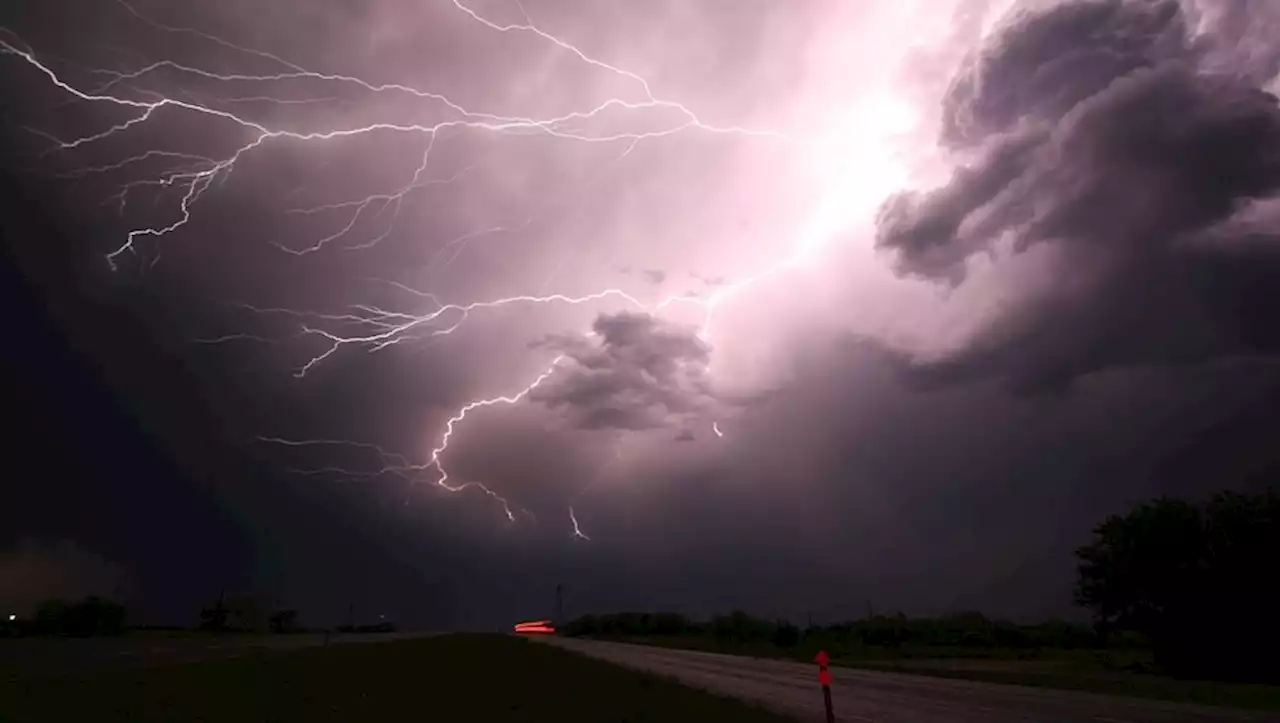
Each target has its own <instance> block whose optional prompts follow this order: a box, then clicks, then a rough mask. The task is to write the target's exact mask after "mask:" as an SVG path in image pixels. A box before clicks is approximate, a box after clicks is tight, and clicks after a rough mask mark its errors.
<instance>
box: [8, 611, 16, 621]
mask: <svg viewBox="0 0 1280 723" xmlns="http://www.w3.org/2000/svg"><path fill="white" fill-rule="evenodd" d="M17 619H18V616H17V615H14V614H13V613H9V622H13V621H14V620H17Z"/></svg>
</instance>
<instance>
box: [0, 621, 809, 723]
mask: <svg viewBox="0 0 1280 723" xmlns="http://www.w3.org/2000/svg"><path fill="white" fill-rule="evenodd" d="M55 720H56V721H66V720H77V721H94V722H95V723H96V722H98V721H112V720H129V721H195V720H199V721H236V722H237V723H243V721H247V720H254V721H282V722H283V721H306V722H307V723H312V722H313V721H335V720H342V721H392V720H418V721H421V720H447V721H453V720H457V721H464V720H470V721H486V722H488V721H493V722H494V723H504V722H508V721H555V722H556V723H576V722H578V721H583V722H585V721H593V722H596V721H629V722H632V723H635V722H639V721H673V722H674V721H699V723H702V722H705V721H742V722H744V723H779V722H781V721H785V720H788V719H786V718H782V717H779V716H776V715H774V714H772V713H768V712H765V711H763V710H760V709H758V708H753V707H751V706H749V705H747V704H745V703H740V702H737V701H733V700H728V699H724V698H719V697H716V696H714V695H711V694H709V693H705V692H702V691H698V690H693V689H691V688H686V687H683V686H681V685H678V684H676V683H674V682H671V681H668V680H666V679H663V678H659V677H655V676H649V675H643V674H640V673H635V672H631V671H628V670H624V669H622V668H617V667H614V666H611V665H607V664H604V663H600V662H596V661H592V660H589V659H587V658H584V657H580V656H578V655H575V654H573V653H570V652H567V651H564V650H560V649H558V648H554V647H552V646H549V645H540V644H537V643H534V642H531V641H528V640H522V639H517V638H513V637H508V636H502V635H450V636H444V637H438V638H428V639H423V640H409V641H401V642H388V643H375V644H350V645H344V646H334V647H328V648H311V649H306V650H297V651H278V652H264V653H260V654H257V655H255V656H253V657H248V658H242V659H237V660H226V661H218V662H201V663H188V664H182V665H169V666H161V667H153V668H142V669H116V670H108V671H104V672H97V673H94V674H92V675H81V676H60V677H49V678H32V679H26V680H21V681H9V682H4V683H0V721H24V722H25V721H55Z"/></svg>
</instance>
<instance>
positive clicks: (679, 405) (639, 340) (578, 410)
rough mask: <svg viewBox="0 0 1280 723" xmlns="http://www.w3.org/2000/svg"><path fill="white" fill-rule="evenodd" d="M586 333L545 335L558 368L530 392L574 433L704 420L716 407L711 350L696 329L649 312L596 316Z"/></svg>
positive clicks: (541, 344)
mask: <svg viewBox="0 0 1280 723" xmlns="http://www.w3.org/2000/svg"><path fill="white" fill-rule="evenodd" d="M592 330H593V333H592V334H591V335H588V336H569V335H560V336H555V337H550V338H548V339H546V340H544V341H542V342H540V344H539V345H540V346H547V347H550V348H553V349H556V350H558V351H560V352H561V353H562V354H563V355H564V356H563V360H562V362H561V365H560V368H559V369H557V370H556V371H555V372H554V373H553V374H552V375H551V376H550V377H549V378H548V379H547V380H546V381H545V382H544V383H542V384H541V385H539V386H538V387H537V388H535V389H534V390H533V391H532V392H531V393H530V395H529V396H530V398H531V399H532V400H533V401H535V402H539V403H541V404H544V405H546V406H547V407H549V408H551V409H559V410H563V411H564V412H565V413H566V414H567V415H568V417H569V419H570V420H571V423H572V424H573V425H574V426H575V427H578V428H580V429H621V430H632V431H639V430H649V429H659V428H663V427H671V426H678V425H679V424H681V423H682V422H684V421H687V420H689V419H691V418H697V417H700V416H704V415H706V414H707V413H709V412H711V411H712V410H713V409H714V408H715V406H716V405H717V403H718V400H717V399H716V397H715V394H714V393H713V391H712V389H711V385H710V381H709V379H708V377H707V364H708V362H709V361H710V351H711V350H710V348H709V347H708V346H707V344H706V343H704V342H703V341H702V340H701V339H699V338H698V335H697V329H696V328H694V327H691V326H682V325H678V324H673V323H670V322H667V321H663V320H662V319H659V318H657V317H654V316H652V315H649V314H642V313H634V312H621V313H618V314H602V315H600V316H599V317H598V318H597V319H596V321H595V324H594V325H593V326H592Z"/></svg>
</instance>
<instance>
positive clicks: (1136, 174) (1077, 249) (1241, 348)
mask: <svg viewBox="0 0 1280 723" xmlns="http://www.w3.org/2000/svg"><path fill="white" fill-rule="evenodd" d="M1086 21H1087V22H1086ZM1183 26H1184V22H1183V20H1182V16H1181V15H1180V13H1178V12H1177V6H1176V5H1172V4H1170V3H1118V2H1107V3H1084V4H1079V5H1074V6H1062V7H1059V8H1056V9H1054V10H1051V11H1049V12H1047V13H1045V14H1043V15H1040V16H1036V17H1033V18H1029V19H1026V20H1024V21H1022V22H1021V23H1018V24H1016V25H1014V26H1012V27H1011V28H1010V29H1009V30H1007V31H1006V32H1005V33H1004V34H1003V35H1002V36H1000V37H999V38H998V39H997V40H996V41H995V42H996V43H997V47H996V49H995V50H994V51H992V52H990V53H989V54H988V55H987V56H986V57H987V58H989V61H988V62H989V64H990V65H991V66H993V67H995V68H998V69H999V70H998V71H996V70H992V71H990V72H991V73H992V74H994V75H995V76H997V77H999V78H1000V82H999V83H998V84H997V83H996V81H995V80H994V79H992V80H990V81H987V82H984V83H981V84H977V86H976V87H978V88H979V89H980V91H979V92H978V94H976V95H974V96H972V97H970V98H969V99H968V101H967V103H968V107H969V108H970V112H969V116H970V117H971V118H974V119H977V121H976V122H974V123H971V124H970V125H968V126H967V127H968V128H969V129H979V130H982V131H985V132H989V133H994V135H993V136H992V137H990V138H989V139H988V140H987V141H986V143H988V144H990V150H988V151H986V152H985V153H984V154H983V155H982V156H981V157H980V158H979V160H977V161H976V162H975V163H974V164H973V165H971V166H968V167H964V168H961V169H959V170H958V171H957V172H956V173H955V174H954V175H953V177H952V178H951V180H950V182H949V183H948V184H947V185H946V186H944V187H942V188H940V189H938V190H935V191H932V192H928V193H920V192H908V193H905V194H900V195H898V196H896V197H894V198H892V199H891V200H890V201H888V202H887V203H886V204H885V206H884V207H883V209H882V211H881V214H880V217H879V230H878V238H877V243H878V245H879V246H880V247H881V248H886V249H892V250H893V251H895V252H896V254H897V262H898V264H899V268H900V270H902V271H903V272H905V273H909V274H913V275H920V276H925V277H929V278H934V279H939V280H948V281H950V282H951V283H953V284H956V283H960V282H961V281H962V280H963V279H964V278H965V276H966V264H967V262H968V259H969V258H970V257H972V256H974V255H975V254H980V253H984V252H991V253H998V251H997V250H998V249H999V243H1000V241H1001V240H1002V239H1007V240H1008V241H1009V242H1010V244H1011V247H1012V250H1013V251H1014V252H1015V253H1019V252H1025V251H1028V250H1030V249H1034V248H1038V247H1044V248H1043V249H1040V250H1041V251H1044V252H1046V253H1049V254H1051V258H1052V262H1053V278H1051V279H1049V280H1048V281H1047V283H1045V284H1042V285H1041V287H1040V288H1037V289H1036V291H1035V292H1034V293H1033V294H1032V295H1031V296H1030V297H1029V298H1025V299H1020V300H1019V302H1018V304H1017V305H1016V306H1014V307H1013V308H1011V309H1009V310H1007V311H1006V312H1004V313H1003V314H1001V315H1000V316H999V317H998V318H996V319H995V320H994V321H993V322H992V323H991V324H990V326H989V328H987V329H986V330H985V332H984V333H982V334H980V335H979V336H978V338H977V339H976V340H975V341H974V342H973V343H972V344H971V345H970V346H969V347H968V348H966V349H964V350H963V351H961V352H960V353H959V354H958V355H956V356H954V357H953V358H950V359H948V360H947V361H946V362H944V363H942V364H940V365H938V366H936V367H934V368H933V369H931V370H929V371H931V372H935V373H941V374H943V376H953V375H958V376H962V377H965V376H981V375H986V374H991V373H995V374H1004V375H1008V376H1009V377H1010V378H1011V379H1012V381H1014V383H1015V384H1018V385H1020V386H1041V385H1056V384H1060V383H1063V382H1066V381H1068V380H1070V379H1072V378H1074V377H1076V376H1079V375H1081V374H1085V373H1088V372H1091V371H1096V370H1100V369H1105V368H1108V367H1113V366H1129V365H1142V364H1153V363H1155V364H1158V363H1171V362H1194V361H1203V360H1207V359H1213V358H1218V357H1228V356H1240V355H1254V354H1269V353H1273V352H1275V351H1277V350H1278V349H1280V332H1277V331H1276V327H1275V326H1274V324H1272V323H1271V321H1270V319H1271V318H1272V317H1273V315H1274V313H1275V311H1276V310H1277V309H1278V308H1280V302H1278V300H1277V294H1276V292H1275V291H1274V289H1276V288H1280V286H1277V285H1278V284H1280V242H1278V241H1280V237H1278V236H1277V235H1276V233H1275V232H1276V230H1277V227H1276V226H1269V227H1268V226H1266V225H1265V224H1259V223H1253V224H1251V225H1250V226H1249V227H1248V229H1247V231H1246V230H1245V229H1244V228H1243V227H1242V226H1241V225H1240V223H1238V222H1236V221H1235V220H1234V219H1235V218H1236V215H1237V214H1239V213H1241V212H1242V211H1244V210H1246V209H1248V208H1249V206H1250V204H1256V203H1259V202H1265V201H1266V199H1268V198H1269V197H1271V196H1272V195H1274V194H1275V193H1276V192H1277V191H1280V153H1277V150H1276V149H1277V148H1280V107H1278V105H1277V99H1276V97H1275V96H1273V95H1271V94H1269V93H1266V92H1264V91H1262V90H1260V89H1258V88H1256V87H1253V86H1250V85H1249V84H1248V83H1247V82H1245V79H1243V78H1241V77H1238V76H1234V75H1227V74H1222V73H1209V72H1205V71H1203V70H1202V69H1201V68H1199V67H1197V66H1195V65H1192V64H1190V63H1189V62H1188V59H1187V58H1189V57H1190V56H1187V57H1184V58H1176V57H1175V56H1177V55H1178V53H1177V52H1175V51H1174V49H1176V48H1179V47H1186V46H1187V45H1188V43H1186V42H1180V41H1179V38H1180V37H1182V35H1183V30H1182V28H1183ZM1097 38H1102V39H1104V40H1106V41H1107V42H1106V43H1104V44H1103V45H1102V47H1101V50H1099V57H1106V58H1109V59H1111V60H1112V61H1114V62H1112V63H1111V64H1110V65H1107V64H1093V65H1091V66H1090V67H1092V68H1094V70H1095V71H1096V72H1092V73H1090V72H1081V71H1078V70H1077V71H1072V72H1071V74H1070V76H1071V77H1072V78H1075V79H1076V80H1077V82H1076V83H1075V84H1074V85H1070V84H1068V85H1065V86H1064V85H1063V84H1061V83H1048V82H1046V81H1045V80H1044V78H1043V76H1044V73H1045V70H1044V68H1045V63H1043V62H1036V59H1037V58H1038V57H1046V58H1047V57H1057V56H1059V55H1062V52H1063V51H1062V47H1061V46H1059V47H1058V48H1057V49H1056V50H1054V51H1053V54H1052V55H1045V56H1038V55H1036V54H1035V53H1032V52H1031V51H1032V50H1035V49H1038V48H1041V47H1046V46H1053V45H1054V44H1055V43H1064V42H1069V43H1070V44H1071V46H1072V47H1074V46H1075V45H1076V44H1079V43H1081V42H1082V40H1085V39H1097ZM1083 44H1084V47H1086V48H1088V47H1089V44H1088V42H1085V43H1083ZM1037 52H1038V51H1037ZM1028 53H1031V54H1030V55H1028ZM1066 55H1067V57H1070V56H1071V54H1070V53H1067V54H1066ZM1161 57H1165V58H1170V57H1172V58H1175V59H1172V60H1166V61H1164V62H1161V63H1159V64H1157V59H1159V58H1161ZM1104 71H1105V72H1104ZM1055 72H1056V71H1055ZM1117 73H1118V74H1117ZM989 88H995V89H991V90H989ZM996 263H997V264H1000V263H1003V261H1002V260H997V261H996Z"/></svg>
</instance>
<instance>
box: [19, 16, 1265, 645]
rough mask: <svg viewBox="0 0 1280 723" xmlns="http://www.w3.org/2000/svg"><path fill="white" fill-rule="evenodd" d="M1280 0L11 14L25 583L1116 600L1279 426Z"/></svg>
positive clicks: (472, 594)
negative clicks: (1152, 512)
mask: <svg viewBox="0 0 1280 723" xmlns="http://www.w3.org/2000/svg"><path fill="white" fill-rule="evenodd" d="M1278 79H1280V4H1277V3H1274V2H1271V0H1183V1H1182V2H1175V1H1172V0H1123V1H1122V0H1088V1H1076V2H1047V1H1044V0H1025V1H1012V2H1011V1H1010V0H946V1H945V2H944V1H943V0H916V1H914V2H907V1H905V0H893V1H892V2H890V1H888V0H885V1H884V2H865V3H864V2H857V3H854V2H840V1H838V0H805V1H803V2H768V1H767V0H698V1H696V2H695V1H692V0H662V1H661V2H643V3H641V2H624V1H623V0H608V1H605V0H601V1H598V2H595V1H593V2H586V1H585V0H583V1H580V2H570V1H569V0H524V2H523V4H522V3H521V2H518V1H517V0H467V1H466V2H463V1H462V0H459V1H458V2H453V1H451V0H431V1H430V2H421V1H418V0H412V1H411V0H377V1H375V2H352V1H351V0H316V1H307V2H303V1H302V0H294V1H292V2H274V3H261V2H257V1H256V0H226V1H225V2H218V3H197V2H194V0H187V1H186V2H163V1H162V0H132V2H131V3H129V4H126V3H125V2H123V1H122V0H114V1H106V0H48V1H47V2H38V3H9V4H6V5H5V6H4V9H3V10H0V145H2V149H3V157H2V158H0V161H2V162H0V172H2V173H3V186H4V187H3V190H2V192H0V203H2V204H3V208H0V228H2V229H3V234H4V244H3V251H4V254H5V258H4V263H3V264H0V267H2V268H3V273H4V277H3V287H2V288H3V289H4V298H5V307H4V308H5V312H6V313H5V316H4V318H5V320H6V323H5V331H4V335H3V337H2V338H3V348H4V354H3V364H4V372H3V388H4V391H3V394H4V399H3V404H2V406H3V409H4V417H5V418H4V423H5V427H6V429H7V430H8V431H7V432H6V434H5V436H4V437H3V440H4V442H3V444H4V466H3V468H2V469H3V470H4V477H5V483H4V485H3V502H0V581H2V582H0V604H2V605H6V606H9V607H12V608H14V609H25V608H26V607H27V606H30V605H31V604H33V603H34V602H35V601H36V600H39V599H42V598H44V597H48V596H51V595H80V594H87V593H100V594H111V595H115V596H118V597H120V598H122V599H125V600H127V601H128V602H129V604H130V606H131V609H132V610H134V611H135V617H136V618H137V619H140V620H145V621H151V622H170V623H190V622H193V621H194V619H195V616H196V613H197V612H198V610H199V607H200V605H202V604H205V603H208V602H209V601H211V600H213V599H214V598H216V597H217V595H218V594H219V593H220V591H223V590H225V591H227V592H228V593H229V594H232V593H234V594H248V593H252V594H257V595H260V596H263V597H264V598H266V599H268V600H270V601H271V604H273V605H280V606H289V607H296V608H299V609H300V610H301V614H302V618H303V619H304V621H310V622H312V623H315V624H329V623H332V622H335V621H338V620H341V619H345V617H346V615H347V611H348V609H349V606H350V607H351V608H353V609H354V610H355V611H356V616H357V617H370V618H371V617H373V616H376V615H386V616H388V617H391V618H394V619H396V620H398V621H401V622H402V624H405V625H409V626H424V627H433V628H476V627H495V626H504V625H507V624H509V623H510V622H513V621H515V620H520V619H528V618H531V617H537V616H541V615H546V614H549V613H551V611H552V610H551V608H552V601H553V594H554V589H555V586H556V584H557V583H563V584H564V585H565V587H566V590H567V593H566V611H567V612H569V613H570V614H575V613H581V612H587V611H595V612H605V611H611V610H620V609H643V610H673V611H679V612H684V613H687V614H690V615H695V616H700V615H706V614H709V613H713V612H720V611H727V610H730V609H733V608H743V609H746V610H748V611H751V612H754V613H758V614H761V615H769V616H782V617H789V618H791V619H794V620H804V619H805V617H806V616H807V615H809V614H810V613H811V614H812V616H813V619H814V620H815V621H825V620H834V619H841V618H848V617H855V616H858V615H861V614H864V613H865V611H866V609H867V605H868V604H871V605H872V606H873V608H874V609H875V610H876V611H878V612H880V611H897V610H901V611H903V612H905V613H908V614H936V613H942V612H947V611H958V610H967V609H980V610H983V611H985V612H987V613H988V614H991V615H1000V616H1010V617H1013V618H1016V619H1029V618H1039V617H1044V616H1049V615H1073V614H1074V615H1078V614H1079V613H1073V609H1072V605H1071V585H1072V582H1073V576H1074V568H1073V560H1072V556H1071V551H1072V550H1073V549H1074V548H1075V547H1076V546H1078V545H1080V544H1082V543H1083V542H1085V541H1086V540H1087V539H1088V536H1089V534H1090V530H1091V528H1092V526H1093V524H1094V523H1095V522H1097V521H1098V520H1099V519H1100V518H1101V517H1103V516H1105V515H1107V514H1110V513H1113V512H1117V511H1121V510H1123V509H1124V508H1125V507H1126V506H1127V505H1128V504H1130V503H1133V502H1136V501H1140V500H1143V499H1146V498H1149V497H1153V496H1157V495H1161V494H1175V495H1186V496H1197V495H1202V494H1205V493H1207V492H1210V491H1213V490H1217V489H1221V488H1234V489H1256V488H1259V487H1261V486H1264V485H1266V484H1268V483H1273V482H1274V481H1275V479H1276V473H1277V471H1280V443H1277V438H1278V437H1280V363H1278V362H1280V356H1278V355H1280V322H1277V321H1276V319H1277V317H1280V104H1278V101H1277V97H1276V93H1277V92H1280V80H1278Z"/></svg>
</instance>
